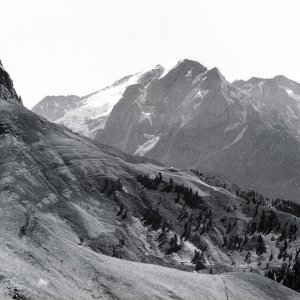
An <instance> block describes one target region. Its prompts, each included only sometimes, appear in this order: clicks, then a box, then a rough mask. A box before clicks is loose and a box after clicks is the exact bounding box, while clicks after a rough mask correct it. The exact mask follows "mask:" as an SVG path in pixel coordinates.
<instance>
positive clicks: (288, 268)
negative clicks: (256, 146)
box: [0, 84, 300, 299]
mask: <svg viewBox="0 0 300 300" xmlns="http://www.w3.org/2000/svg"><path fill="white" fill-rule="evenodd" d="M3 88H6V89H7V90H10V88H9V86H8V85H6V84H5V85H3ZM15 100H17V99H15ZM0 120H1V121H0V128H1V131H0V139H1V143H0V149H1V154H2V155H1V156H0V164H1V171H2V173H1V178H0V199H1V201H0V206H1V210H0V211H1V212H2V214H1V218H0V226H1V231H0V258H1V259H0V278H1V280H0V295H1V298H3V299H11V298H13V299H41V298H42V299H94V298H97V297H98V298H101V297H102V298H104V299H105V298H106V299H107V298H108V299H132V298H133V299H134V298H136V299H140V297H142V298H149V299H153V298H159V297H162V298H181V299H194V298H195V297H197V298H200V299H201V298H202V299H223V298H224V299H228V298H230V299H231V298H232V299H240V297H241V295H245V294H247V296H248V297H249V299H268V298H269V299H297V298H298V296H299V294H298V293H296V292H294V291H292V290H291V289H288V288H285V287H284V286H282V285H280V284H279V283H276V282H275V281H270V280H269V279H268V278H265V277H263V276H262V275H258V274H253V273H252V272H257V273H260V274H264V273H266V272H268V271H271V273H270V274H269V273H268V274H266V275H268V277H272V276H273V275H274V274H273V273H272V272H277V273H275V275H276V278H277V279H278V280H279V281H284V284H285V285H287V286H290V287H293V288H295V289H296V288H297V286H296V287H295V285H297V282H296V279H297V278H298V277H297V276H298V275H297V274H298V273H297V272H298V267H297V263H298V256H297V253H298V252H297V249H298V248H299V235H298V234H299V233H298V228H299V226H300V220H299V218H298V217H296V216H292V215H290V214H288V213H285V212H281V211H277V210H276V209H275V208H274V207H272V206H271V205H272V203H271V201H270V200H268V199H266V198H264V197H262V196H261V195H259V194H257V193H255V192H248V193H246V192H243V191H241V190H240V189H239V188H238V187H236V186H234V185H232V184H230V183H228V182H224V181H223V182H222V181H220V180H218V179H217V178H215V177H209V176H208V175H207V174H200V173H198V172H196V171H184V170H176V169H169V168H165V167H163V166H161V165H157V164H155V163H154V162H151V161H149V160H147V159H144V158H135V157H131V156H130V155H128V154H127V155H126V154H122V153H120V152H118V151H116V150H114V149H111V148H110V147H107V146H106V147H102V146H101V145H99V144H97V143H96V142H93V141H91V140H90V139H87V138H85V137H82V136H80V135H78V134H75V133H73V132H71V131H69V130H68V129H66V128H63V127H60V126H58V125H55V124H53V123H51V122H48V121H46V120H45V119H44V118H41V117H39V116H37V115H35V114H33V113H32V112H30V111H28V110H27V109H25V108H24V107H23V106H22V105H21V104H20V103H19V102H18V101H13V99H3V98H2V99H0ZM284 224H285V225H284ZM103 254H106V255H109V256H114V258H112V257H107V256H103ZM271 256H273V258H272V259H271V258H270V257H271ZM121 258H123V259H126V260H132V261H135V262H129V261H126V260H122V259H121ZM287 261H289V264H288V265H287V264H286V262H287ZM141 262H147V263H152V264H156V265H160V266H153V265H150V264H149V265H146V266H145V265H143V264H141ZM162 266H169V267H172V268H173V269H169V268H163V267H162ZM174 267H175V268H178V269H183V270H185V271H189V272H182V271H179V270H174ZM195 269H196V270H197V272H200V273H204V274H198V273H192V272H193V271H194V270H195ZM293 270H295V271H293ZM191 271H192V272H191ZM226 271H239V272H240V271H244V272H243V273H245V274H241V275H239V274H226V275H225V274H224V275H220V273H222V272H226ZM251 271H252V272H251ZM210 272H211V273H213V275H210V274H208V273H210ZM290 272H294V273H290ZM285 275H289V277H287V276H285ZM198 276H199V277H198ZM283 277H284V278H283Z"/></svg>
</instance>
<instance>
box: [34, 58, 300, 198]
mask: <svg viewBox="0 0 300 300" xmlns="http://www.w3.org/2000/svg"><path fill="white" fill-rule="evenodd" d="M80 103H81V104H80V105H78V107H76V108H75V109H71V110H69V111H68V112H67V113H66V114H65V116H64V117H62V118H61V119H58V120H56V122H57V123H61V124H64V125H66V126H67V127H69V128H70V129H72V130H74V131H76V132H80V133H82V134H84V135H86V136H89V137H92V138H95V139H96V140H98V141H101V142H102V143H104V144H108V145H110V146H113V147H116V148H118V149H120V150H122V151H125V152H127V153H130V154H134V155H140V156H147V157H149V158H152V159H154V160H157V161H160V162H162V163H164V164H166V165H168V166H174V167H179V168H195V169H200V170H202V171H208V172H211V173H213V174H219V175H220V176H224V177H225V178H229V179H230V180H232V181H233V182H236V183H237V184H239V185H240V186H244V187H248V188H253V189H257V190H259V191H261V192H263V193H264V194H266V195H268V196H269V197H275V196H278V197H283V198H288V199H290V200H293V201H299V195H300V135H299V133H300V84H298V83H296V82H294V81H292V80H289V79H287V78H285V77H284V76H276V77H274V78H272V79H261V78H251V79H250V80H248V81H243V80H238V81H235V82H233V83H230V82H228V81H227V80H226V79H225V77H224V76H223V75H222V74H221V73H220V71H219V70H218V69H217V68H213V69H211V70H208V69H207V68H206V67H204V66H203V65H201V64H200V63H198V62H195V61H191V60H183V61H179V62H177V63H176V64H173V65H168V67H162V66H161V65H158V66H157V67H156V68H154V69H152V70H150V71H147V72H144V73H138V74H136V75H134V76H127V77H125V78H123V79H121V80H119V81H117V82H115V83H114V84H113V85H112V86H110V87H107V88H105V89H103V90H101V91H99V92H98V93H95V94H93V95H92V96H89V97H85V98H84V100H82V101H81V102H80ZM38 105H40V104H38ZM34 111H36V110H34ZM46 115H47V114H46ZM46 115H45V116H46ZM49 115H50V113H49ZM46 117H47V116H46ZM95 124H96V125H95Z"/></svg>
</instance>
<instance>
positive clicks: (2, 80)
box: [0, 61, 22, 104]
mask: <svg viewBox="0 0 300 300" xmlns="http://www.w3.org/2000/svg"><path fill="white" fill-rule="evenodd" d="M0 98H1V99H5V100H8V99H9V100H12V101H14V102H17V103H20V104H22V99H21V97H19V96H18V94H17V92H16V91H15V89H14V85H13V81H12V80H11V78H10V76H9V74H8V73H7V72H6V71H5V69H4V67H3V65H2V63H1V61H0Z"/></svg>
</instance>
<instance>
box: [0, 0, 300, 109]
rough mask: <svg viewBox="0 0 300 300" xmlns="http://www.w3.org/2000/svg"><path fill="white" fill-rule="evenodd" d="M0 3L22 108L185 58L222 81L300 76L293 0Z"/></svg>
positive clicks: (5, 54)
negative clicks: (215, 69)
mask: <svg viewBox="0 0 300 300" xmlns="http://www.w3.org/2000/svg"><path fill="white" fill-rule="evenodd" d="M298 3H299V4H298ZM0 12H1V13H0V28H1V31H0V59H1V60H2V63H3V65H4V67H5V68H6V69H7V71H8V72H9V73H10V74H11V77H12V79H13V80H14V83H15V87H16V89H17V92H18V93H19V94H20V95H21V96H22V98H23V101H24V104H25V105H26V106H27V107H28V108H31V107H32V106H33V105H34V104H36V103H37V102H38V101H39V100H41V99H42V98H43V97H44V96H46V95H60V94H64V95H68V94H76V95H79V96H82V95H85V94H88V93H91V92H93V91H96V90H99V89H101V88H102V87H104V86H106V85H107V84H110V83H112V82H113V81H115V80H116V79H119V78H120V77H122V76H124V75H128V74H133V73H136V72H138V71H140V70H144V69H147V68H149V67H155V66H156V65H157V64H158V63H163V62H164V61H169V60H179V59H183V58H189V59H194V60H197V61H199V62H201V63H202V64H203V65H205V66H207V67H209V68H211V67H214V66H217V67H218V68H219V69H220V71H221V72H222V73H223V75H225V77H226V78H227V79H228V80H230V81H232V80H234V79H240V78H243V79H247V78H249V77H252V76H258V77H273V76H275V75H277V74H284V75H285V76H287V77H289V78H291V79H294V80H296V81H298V82H300V42H299V39H300V17H299V13H300V1H299V0H294V1H293V0H285V1H276V0H251V1H250V0H249V1H248V0H226V1H225V0H219V1H217V0H206V1H202V0H178V1H176V0H147V1H146V0H26V1H25V0H0Z"/></svg>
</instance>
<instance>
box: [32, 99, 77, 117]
mask: <svg viewBox="0 0 300 300" xmlns="http://www.w3.org/2000/svg"><path fill="white" fill-rule="evenodd" d="M80 100H81V98H80V97H78V96H75V95H70V96H47V97H45V98H44V99H43V100H41V101H40V102H39V103H38V104H37V105H35V106H34V107H33V108H32V111H33V112H34V113H36V114H38V115H40V116H42V117H44V118H46V119H48V120H49V121H52V122H55V121H56V120H58V119H60V118H62V117H63V116H64V115H65V114H66V113H67V112H68V111H69V110H70V109H74V108H76V107H78V105H79V103H80Z"/></svg>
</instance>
